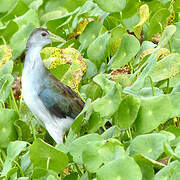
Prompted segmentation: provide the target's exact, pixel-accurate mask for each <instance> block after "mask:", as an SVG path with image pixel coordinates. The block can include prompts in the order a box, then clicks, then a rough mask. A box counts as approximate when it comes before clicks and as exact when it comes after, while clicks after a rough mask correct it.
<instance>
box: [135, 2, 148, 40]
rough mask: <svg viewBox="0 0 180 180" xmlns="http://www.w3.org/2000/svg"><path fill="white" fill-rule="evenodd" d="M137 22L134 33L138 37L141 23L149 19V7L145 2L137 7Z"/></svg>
mask: <svg viewBox="0 0 180 180" xmlns="http://www.w3.org/2000/svg"><path fill="white" fill-rule="evenodd" d="M139 17H140V21H139V23H138V24H137V25H136V26H135V27H134V33H135V35H136V36H137V38H138V39H140V35H141V30H142V26H143V24H144V23H145V22H146V21H147V20H148V19H149V7H148V5H147V4H143V5H142V6H141V7H140V9H139Z"/></svg>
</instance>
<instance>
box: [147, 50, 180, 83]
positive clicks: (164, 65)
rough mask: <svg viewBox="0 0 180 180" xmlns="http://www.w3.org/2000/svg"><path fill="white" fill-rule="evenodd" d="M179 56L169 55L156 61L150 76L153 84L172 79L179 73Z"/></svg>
mask: <svg viewBox="0 0 180 180" xmlns="http://www.w3.org/2000/svg"><path fill="white" fill-rule="evenodd" d="M179 62H180V55H179V54H178V53H171V54H170V55H169V56H167V57H165V58H163V59H162V60H161V61H158V62H157V63H156V64H155V66H154V68H153V70H152V72H151V73H150V76H151V78H152V81H153V82H158V81H162V80H164V79H168V78H172V77H174V76H175V75H177V74H178V73H179V72H180V71H179V69H180V63H179Z"/></svg>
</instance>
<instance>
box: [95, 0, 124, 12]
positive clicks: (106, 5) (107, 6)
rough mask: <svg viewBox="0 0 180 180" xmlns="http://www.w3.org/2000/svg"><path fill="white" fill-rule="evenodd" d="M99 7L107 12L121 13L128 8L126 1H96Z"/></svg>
mask: <svg viewBox="0 0 180 180" xmlns="http://www.w3.org/2000/svg"><path fill="white" fill-rule="evenodd" d="M94 1H95V3H97V4H98V6H99V7H100V8H101V9H103V10H104V11H107V12H120V11H121V10H123V9H124V8H125V6H126V0H111V1H106V0H94Z"/></svg>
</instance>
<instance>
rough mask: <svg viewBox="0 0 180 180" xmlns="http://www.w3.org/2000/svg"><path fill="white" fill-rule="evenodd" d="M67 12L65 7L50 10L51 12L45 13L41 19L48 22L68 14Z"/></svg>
mask: <svg viewBox="0 0 180 180" xmlns="http://www.w3.org/2000/svg"><path fill="white" fill-rule="evenodd" d="M66 14H67V11H66V10H65V9H62V10H54V11H50V12H47V13H45V14H43V15H42V16H41V18H40V19H41V21H45V22H48V21H50V20H53V19H58V18H61V17H62V16H64V15H66Z"/></svg>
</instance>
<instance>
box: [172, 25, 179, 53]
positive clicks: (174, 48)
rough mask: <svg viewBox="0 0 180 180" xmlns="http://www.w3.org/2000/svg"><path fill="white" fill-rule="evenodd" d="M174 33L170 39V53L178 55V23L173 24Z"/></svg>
mask: <svg viewBox="0 0 180 180" xmlns="http://www.w3.org/2000/svg"><path fill="white" fill-rule="evenodd" d="M175 26H176V32H175V33H174V35H173V37H172V39H171V45H172V51H173V52H178V53H180V47H179V44H180V22H177V23H175Z"/></svg>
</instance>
